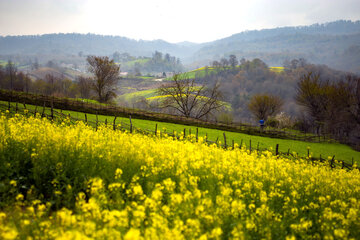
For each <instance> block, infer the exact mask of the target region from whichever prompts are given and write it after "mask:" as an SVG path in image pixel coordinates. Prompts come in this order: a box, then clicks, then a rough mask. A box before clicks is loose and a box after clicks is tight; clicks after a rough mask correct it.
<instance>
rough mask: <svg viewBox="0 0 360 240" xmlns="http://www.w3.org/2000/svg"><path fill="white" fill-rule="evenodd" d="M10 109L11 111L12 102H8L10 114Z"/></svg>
mask: <svg viewBox="0 0 360 240" xmlns="http://www.w3.org/2000/svg"><path fill="white" fill-rule="evenodd" d="M10 109H11V104H10V101H8V110H9V112H10Z"/></svg>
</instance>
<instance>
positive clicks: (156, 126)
mask: <svg viewBox="0 0 360 240" xmlns="http://www.w3.org/2000/svg"><path fill="white" fill-rule="evenodd" d="M156 135H157V123H156V124H155V137H156Z"/></svg>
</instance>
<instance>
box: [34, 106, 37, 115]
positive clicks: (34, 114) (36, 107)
mask: <svg viewBox="0 0 360 240" xmlns="http://www.w3.org/2000/svg"><path fill="white" fill-rule="evenodd" d="M36 110H37V105H36V106H35V112H34V117H36Z"/></svg>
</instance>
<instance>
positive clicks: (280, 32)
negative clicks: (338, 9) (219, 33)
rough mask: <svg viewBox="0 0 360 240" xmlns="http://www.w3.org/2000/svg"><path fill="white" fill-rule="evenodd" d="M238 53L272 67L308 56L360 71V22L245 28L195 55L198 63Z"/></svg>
mask: <svg viewBox="0 0 360 240" xmlns="http://www.w3.org/2000/svg"><path fill="white" fill-rule="evenodd" d="M230 54H235V55H236V56H237V57H238V58H242V57H244V58H246V59H253V58H260V59H262V60H263V61H265V62H266V63H267V64H268V65H271V66H281V65H282V64H283V62H284V61H285V60H291V59H294V58H300V57H302V58H305V59H307V60H308V61H310V62H313V63H317V64H327V65H329V66H331V67H333V68H337V69H339V70H344V71H353V72H357V73H359V72H360V64H359V63H360V21H356V22H351V21H343V20H341V21H336V22H331V23H326V24H314V25H311V26H301V27H282V28H275V29H263V30H254V31H245V32H242V33H238V34H234V35H232V36H230V37H228V38H224V39H220V40H217V41H214V42H212V43H210V44H208V45H207V46H204V47H202V48H201V49H199V50H198V51H197V52H195V53H194V54H193V56H192V57H191V58H192V60H193V61H194V62H197V65H199V64H200V65H201V64H209V62H210V61H212V60H218V59H219V58H221V57H224V56H228V55H230Z"/></svg>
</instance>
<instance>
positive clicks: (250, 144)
mask: <svg viewBox="0 0 360 240" xmlns="http://www.w3.org/2000/svg"><path fill="white" fill-rule="evenodd" d="M250 153H251V139H250Z"/></svg>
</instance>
